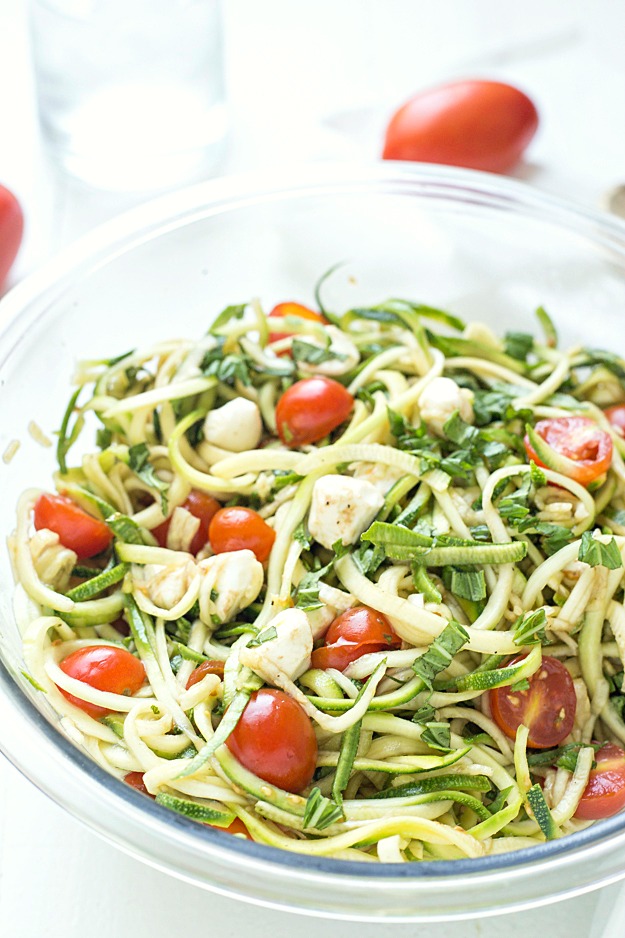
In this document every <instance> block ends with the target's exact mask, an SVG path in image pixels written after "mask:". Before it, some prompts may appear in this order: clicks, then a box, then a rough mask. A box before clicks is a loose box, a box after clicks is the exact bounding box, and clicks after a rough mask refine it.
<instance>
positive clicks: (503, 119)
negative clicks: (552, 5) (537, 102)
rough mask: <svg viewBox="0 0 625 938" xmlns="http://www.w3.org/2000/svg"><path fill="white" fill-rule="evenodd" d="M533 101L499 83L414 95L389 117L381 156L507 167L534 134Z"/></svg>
mask: <svg viewBox="0 0 625 938" xmlns="http://www.w3.org/2000/svg"><path fill="white" fill-rule="evenodd" d="M537 127H538V113H537V111H536V108H535V106H534V104H533V103H532V101H530V99H529V98H528V97H527V95H525V94H523V92H522V91H519V89H518V88H514V87H512V85H506V84H504V83H503V82H499V81H480V80H468V81H454V82H450V83H449V84H446V85H441V86H439V87H436V88H429V89H427V90H426V91H422V92H421V93H420V94H417V95H415V96H414V97H413V98H411V99H410V100H409V101H407V102H406V103H405V104H404V105H403V106H402V107H400V108H399V110H398V111H396V112H395V114H393V116H392V118H391V120H390V122H389V124H388V127H387V129H386V139H385V142H384V150H383V153H382V157H383V159H385V160H414V161H416V162H419V163H444V164H447V165H452V166H466V167H468V168H469V169H481V170H484V171H486V172H492V173H505V172H506V171H507V170H509V169H511V168H512V167H513V166H514V165H515V163H517V162H518V160H519V159H520V157H521V154H522V153H523V151H524V150H525V148H526V147H527V145H528V144H529V142H530V140H531V139H532V137H533V136H534V134H535V133H536V129H537Z"/></svg>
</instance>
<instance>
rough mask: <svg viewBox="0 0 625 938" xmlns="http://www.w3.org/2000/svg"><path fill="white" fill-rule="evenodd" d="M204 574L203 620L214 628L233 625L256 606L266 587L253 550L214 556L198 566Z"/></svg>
mask: <svg viewBox="0 0 625 938" xmlns="http://www.w3.org/2000/svg"><path fill="white" fill-rule="evenodd" d="M198 569H199V571H200V573H201V574H202V584H201V586H200V595H199V602H200V619H201V620H202V622H205V623H206V624H207V625H214V619H213V616H216V617H217V619H218V620H219V622H230V621H231V620H232V619H234V617H235V616H236V615H237V614H238V613H239V612H240V611H241V610H242V609H245V608H246V607H247V606H249V604H250V603H253V602H254V600H255V599H256V597H257V596H258V594H259V593H260V591H261V589H262V586H263V579H264V571H263V565H262V564H261V563H260V562H259V561H258V560H257V559H256V557H255V556H254V554H253V552H252V551H251V550H229V551H225V552H224V553H223V554H214V555H213V556H212V557H207V558H206V559H205V560H201V561H200V562H199V563H198Z"/></svg>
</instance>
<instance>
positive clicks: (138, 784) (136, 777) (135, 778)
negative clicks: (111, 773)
mask: <svg viewBox="0 0 625 938" xmlns="http://www.w3.org/2000/svg"><path fill="white" fill-rule="evenodd" d="M124 781H125V782H126V784H127V785H130V787H131V788H135V789H136V790H137V791H140V792H141V794H142V795H148V796H149V797H150V798H154V795H153V794H152V793H151V792H149V791H148V790H147V788H146V787H145V782H144V781H143V772H129V773H128V775H124Z"/></svg>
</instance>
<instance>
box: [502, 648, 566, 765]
mask: <svg viewBox="0 0 625 938" xmlns="http://www.w3.org/2000/svg"><path fill="white" fill-rule="evenodd" d="M524 657H525V656H524V655H519V656H518V657H517V658H514V659H513V660H512V661H510V662H509V664H517V662H519V661H521V660H522V659H523V658H524ZM528 680H529V685H530V686H529V690H512V688H511V687H496V688H495V689H494V690H491V691H489V696H490V708H491V712H492V715H493V719H494V720H495V722H496V723H497V726H498V727H499V728H500V729H501V730H503V732H504V733H505V734H506V736H509V737H510V739H514V738H515V737H516V731H517V730H518V728H519V726H520V725H521V724H522V723H523V724H524V725H525V726H527V727H528V729H529V737H528V740H527V745H528V746H530V747H532V748H534V749H550V748H551V747H552V746H559V745H560V743H561V742H563V740H565V739H566V737H567V736H568V735H569V733H570V732H571V730H572V729H573V723H574V721H575V707H576V705H577V697H576V695H575V687H574V686H573V679H572V678H571V675H570V674H569V672H568V671H567V669H566V668H565V667H564V665H563V664H562V662H560V661H558V659H557V658H551V657H549V656H545V657H543V660H542V664H541V666H540V668H539V669H538V671H536V673H535V674H533V675H532V676H531V677H530V678H529V679H528Z"/></svg>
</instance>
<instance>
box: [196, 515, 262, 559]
mask: <svg viewBox="0 0 625 938" xmlns="http://www.w3.org/2000/svg"><path fill="white" fill-rule="evenodd" d="M208 537H209V540H210V543H211V547H212V548H213V550H214V551H215V553H216V554H223V553H225V552H226V551H229V550H251V551H253V553H254V554H256V559H257V560H260V562H261V563H264V562H265V560H267V558H268V557H269V554H270V553H271V548H272V547H273V542H274V541H275V539H276V532H275V531H274V529H273V528H270V527H269V525H268V524H267V522H266V521H265V520H264V518H261V516H260V515H259V514H258V512H257V511H253V510H252V509H251V508H243V507H239V506H236V505H233V506H232V507H230V508H220V509H219V511H218V512H217V513H216V514H215V515H214V516H213V520H212V521H211V523H210V526H209V528H208Z"/></svg>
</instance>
